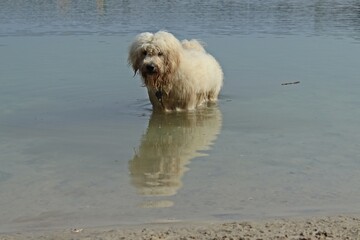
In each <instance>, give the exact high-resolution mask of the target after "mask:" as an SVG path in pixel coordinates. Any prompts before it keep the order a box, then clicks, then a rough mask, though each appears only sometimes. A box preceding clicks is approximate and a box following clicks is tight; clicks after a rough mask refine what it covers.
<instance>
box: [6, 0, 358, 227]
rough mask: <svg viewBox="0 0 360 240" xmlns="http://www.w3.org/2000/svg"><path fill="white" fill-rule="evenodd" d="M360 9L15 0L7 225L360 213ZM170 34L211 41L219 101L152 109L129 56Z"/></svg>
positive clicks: (10, 20) (9, 29)
mask: <svg viewBox="0 0 360 240" xmlns="http://www.w3.org/2000/svg"><path fill="white" fill-rule="evenodd" d="M359 11H360V4H359V3H358V2H357V1H331V2H328V3H327V2H324V1H277V0H271V1H266V3H265V2H263V1H207V2H201V1H195V2H194V1H171V2H167V1H150V2H149V1H148V2H142V1H104V0H97V1H91V2H89V1H70V0H58V1H21V0H12V1H2V2H1V3H0V53H1V55H0V83H1V88H0V164H1V168H0V231H1V232H7V231H23V230H34V229H54V228H67V227H69V228H70V227H89V226H106V225H114V224H133V223H135V224H136V223H149V222H171V221H194V220H215V221H217V220H237V219H249V218H263V217H276V216H301V215H315V214H337V213H359V211H360V206H359V202H360V189H359V187H358V183H359V181H360V170H359V169H360V160H359V159H360V127H359V124H358V122H359V120H358V119H359V118H360V110H359V108H358V106H359V104H360V97H359V92H360V83H359V70H358V69H359V67H358V66H359V62H360V61H359V56H360V45H359V43H360V41H359V39H360V17H359ZM158 29H168V30H169V31H171V32H173V33H174V34H175V35H176V36H177V37H179V38H198V39H202V40H203V41H205V42H206V43H207V49H208V50H209V51H210V52H211V53H212V54H213V55H214V56H215V57H216V58H217V59H218V60H219V62H220V63H221V65H222V66H223V69H224V73H225V85H224V88H223V90H222V92H221V96H220V101H219V103H218V104H217V106H211V107H209V108H207V109H204V110H201V111H197V112H193V113H189V114H186V113H177V114H171V115H153V114H152V112H151V105H150V104H149V102H148V99H147V96H146V92H145V89H144V88H142V87H141V83H140V80H139V79H138V77H135V78H133V73H132V71H131V69H130V68H129V67H128V66H127V63H126V58H127V48H128V45H129V44H130V42H131V40H132V38H133V37H134V36H135V35H136V34H137V33H139V32H142V31H156V30H158ZM294 81H300V83H299V84H296V85H286V86H284V85H281V84H282V83H286V82H294Z"/></svg>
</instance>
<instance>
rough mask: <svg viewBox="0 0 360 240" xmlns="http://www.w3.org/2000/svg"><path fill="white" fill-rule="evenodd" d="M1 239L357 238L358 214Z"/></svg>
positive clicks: (27, 234) (359, 233)
mask: <svg viewBox="0 0 360 240" xmlns="http://www.w3.org/2000/svg"><path fill="white" fill-rule="evenodd" d="M0 239H1V240H20V239H73V240H76V239H97V240H113V239H149V240H156V239H169V240H170V239H182V240H185V239H214V240H215V239H216V240H217V239H219V240H220V239H221V240H225V239H226V240H230V239H234V240H235V239H239V240H240V239H241V240H247V239H248V240H252V239H254V240H255V239H256V240H260V239H264V240H265V239H269V240H271V239H277V240H281V239H284V240H285V239H292V240H295V239H296V240H313V239H314V240H315V239H344V240H345V239H360V217H359V216H331V217H313V218H280V219H269V220H257V221H238V222H222V223H199V222H198V223H167V224H146V225H140V226H126V227H125V226H118V227H107V228H90V229H86V228H85V229H81V228H78V229H64V230H59V231H58V230H57V231H54V232H36V233H30V232H24V233H12V234H6V235H4V234H1V235H0Z"/></svg>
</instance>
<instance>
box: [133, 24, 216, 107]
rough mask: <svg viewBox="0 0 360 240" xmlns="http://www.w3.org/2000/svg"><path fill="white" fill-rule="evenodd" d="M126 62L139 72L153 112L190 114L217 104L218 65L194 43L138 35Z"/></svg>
mask: <svg viewBox="0 0 360 240" xmlns="http://www.w3.org/2000/svg"><path fill="white" fill-rule="evenodd" d="M128 62H129V64H130V65H131V66H132V68H133V70H134V73H135V74H136V73H137V71H139V72H140V74H141V76H142V80H143V83H144V85H145V86H146V88H147V90H148V94H149V98H150V102H151V104H152V105H153V109H154V110H155V111H174V110H192V109H195V108H196V107H198V106H200V105H202V104H204V103H206V102H209V101H210V102H214V101H216V100H217V97H218V94H219V92H220V89H221V87H222V84H223V72H222V70H221V67H220V65H219V63H218V62H217V61H216V60H215V58H214V57H212V56H211V55H210V54H208V53H206V51H205V49H204V48H203V46H202V45H201V44H200V43H199V42H198V41H197V40H190V41H188V40H183V41H182V42H180V41H179V40H178V39H176V38H175V37H174V35H172V34H171V33H168V32H165V31H159V32H157V33H149V32H145V33H141V34H139V35H138V36H136V38H135V40H134V42H133V43H132V44H131V46H130V51H129V57H128Z"/></svg>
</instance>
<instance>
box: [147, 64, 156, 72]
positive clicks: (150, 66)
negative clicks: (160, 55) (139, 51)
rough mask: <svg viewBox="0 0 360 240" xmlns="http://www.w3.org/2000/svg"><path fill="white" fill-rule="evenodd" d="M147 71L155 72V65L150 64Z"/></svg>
mask: <svg viewBox="0 0 360 240" xmlns="http://www.w3.org/2000/svg"><path fill="white" fill-rule="evenodd" d="M146 70H147V71H148V72H149V73H153V72H155V66H154V64H148V65H146Z"/></svg>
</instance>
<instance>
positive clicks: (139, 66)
mask: <svg viewBox="0 0 360 240" xmlns="http://www.w3.org/2000/svg"><path fill="white" fill-rule="evenodd" d="M181 51H182V46H181V43H180V42H179V40H178V39H176V38H175V37H174V36H173V35H172V34H171V33H168V32H165V31H160V32H157V33H154V34H153V33H149V32H146V33H141V34H139V35H138V36H136V38H135V40H134V42H133V43H132V44H131V46H130V50H129V57H128V62H129V64H130V65H131V66H132V68H133V70H134V73H135V74H136V73H137V71H139V72H140V74H141V76H142V78H143V80H144V84H145V85H146V86H152V87H155V88H159V87H160V86H162V85H166V84H168V83H169V81H170V78H169V75H171V74H173V73H174V72H175V71H176V69H177V67H178V65H179V62H180V55H181Z"/></svg>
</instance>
